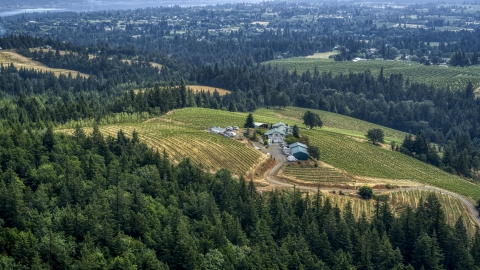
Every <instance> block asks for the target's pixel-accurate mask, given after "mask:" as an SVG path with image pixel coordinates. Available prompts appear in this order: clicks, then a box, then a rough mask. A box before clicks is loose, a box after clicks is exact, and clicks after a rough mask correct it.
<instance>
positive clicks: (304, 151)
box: [292, 146, 308, 155]
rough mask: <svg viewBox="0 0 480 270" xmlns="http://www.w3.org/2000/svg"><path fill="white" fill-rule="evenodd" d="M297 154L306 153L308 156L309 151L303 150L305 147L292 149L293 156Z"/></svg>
mask: <svg viewBox="0 0 480 270" xmlns="http://www.w3.org/2000/svg"><path fill="white" fill-rule="evenodd" d="M296 153H304V154H306V155H308V151H307V149H306V148H303V147H298V146H297V147H294V148H292V155H295V154H296Z"/></svg>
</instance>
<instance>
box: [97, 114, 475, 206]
mask: <svg viewBox="0 0 480 270" xmlns="http://www.w3.org/2000/svg"><path fill="white" fill-rule="evenodd" d="M299 111H301V109H295V108H287V109H285V110H278V109H276V110H267V109H262V110H259V111H258V112H256V113H254V114H253V116H254V118H255V121H257V122H263V123H276V122H279V121H282V122H284V123H288V124H290V125H294V124H297V125H299V126H301V125H302V122H301V121H299V120H296V117H293V116H288V117H287V116H283V114H285V115H298V113H299ZM325 115H326V116H325V117H324V119H325V120H324V121H325V122H326V123H329V121H331V122H330V124H329V125H331V128H332V129H333V130H327V129H323V128H322V129H318V128H316V129H314V130H305V129H303V128H302V129H301V131H300V133H301V134H303V135H307V136H308V137H309V138H310V143H311V144H312V145H316V146H318V147H319V148H320V151H321V160H322V161H323V162H325V163H327V164H328V165H331V166H333V167H335V168H336V169H338V170H340V171H341V172H342V173H344V174H347V175H349V176H350V178H354V179H355V180H357V184H359V183H360V182H362V181H363V182H368V181H369V179H372V181H375V183H376V184H379V183H381V182H382V179H387V180H388V183H391V184H395V183H396V182H398V183H399V185H402V184H400V183H404V182H410V181H414V182H417V183H418V184H428V185H433V186H437V187H440V188H443V189H446V190H450V191H453V192H456V193H459V194H461V195H464V196H466V197H469V198H472V199H474V200H477V199H480V186H478V185H476V184H473V183H470V182H467V181H465V180H463V179H461V178H459V177H457V176H454V175H451V174H448V173H446V172H443V171H441V170H439V169H438V168H435V167H433V166H430V165H428V164H426V163H423V162H421V161H419V160H417V159H414V158H411V157H408V156H406V155H404V154H401V153H399V152H394V151H390V150H386V149H383V148H381V147H378V146H373V145H372V144H370V143H367V142H365V141H363V140H359V139H358V138H352V136H351V135H345V133H349V132H352V131H348V130H346V128H347V127H346V126H345V124H344V123H343V122H346V123H349V124H348V125H347V126H350V127H361V128H359V130H360V129H361V130H362V132H360V131H355V132H357V134H364V132H363V130H364V129H368V128H369V124H367V123H365V122H364V121H359V120H355V119H353V118H349V117H345V116H341V115H338V116H333V115H331V116H330V117H331V120H327V119H328V118H329V117H328V115H329V114H325ZM246 116H247V113H239V112H235V113H232V112H227V111H219V110H212V109H204V108H185V109H180V110H174V111H172V112H171V113H170V114H168V115H165V116H162V117H159V118H155V119H151V120H148V121H146V122H143V123H133V124H121V125H118V124H117V125H104V126H102V127H101V129H102V131H104V132H106V133H108V134H112V135H115V134H116V133H117V131H118V130H120V129H123V130H124V131H125V132H126V133H127V134H131V131H133V129H136V130H137V131H138V132H139V134H140V135H141V138H142V139H143V140H144V141H146V142H147V143H148V144H149V145H151V146H153V147H156V148H158V149H160V150H163V149H164V148H165V149H166V150H167V152H168V153H169V154H170V155H171V156H172V158H173V159H174V160H177V161H178V160H181V159H183V158H184V157H190V158H192V160H194V162H195V163H197V164H203V166H204V167H205V168H207V169H209V170H218V169H220V168H222V167H226V168H229V169H231V170H232V171H233V172H234V173H235V174H237V175H238V174H242V173H245V172H247V171H248V170H250V169H251V168H253V167H255V165H256V164H258V162H259V161H260V160H261V156H262V154H261V153H260V152H259V151H257V150H254V149H253V148H250V147H247V146H246V145H245V144H244V143H242V142H238V141H235V140H233V139H228V138H224V137H222V136H219V135H213V134H210V133H208V132H206V130H207V128H209V127H212V126H214V125H216V126H221V127H225V126H233V125H235V126H239V127H242V126H243V124H244V123H245V119H246ZM335 117H338V118H336V120H335V121H334V120H333V119H335ZM356 121H358V122H356ZM385 130H387V129H385ZM392 134H395V133H394V132H393V131H392ZM400 134H401V133H400ZM398 137H402V136H401V135H398ZM402 138H403V137H402ZM399 143H400V142H399ZM310 169H311V170H313V171H314V172H311V173H309V172H306V171H307V170H309V168H306V169H305V170H302V171H301V172H298V174H296V173H294V172H291V174H292V175H293V176H297V178H301V175H306V174H313V173H315V170H318V169H315V168H310ZM287 171H288V170H287ZM304 180H308V179H304ZM384 182H385V181H384ZM350 184H351V182H350Z"/></svg>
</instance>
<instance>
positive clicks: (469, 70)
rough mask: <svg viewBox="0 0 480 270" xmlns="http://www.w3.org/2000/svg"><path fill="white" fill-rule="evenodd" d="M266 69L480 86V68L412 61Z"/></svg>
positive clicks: (282, 63)
mask: <svg viewBox="0 0 480 270" xmlns="http://www.w3.org/2000/svg"><path fill="white" fill-rule="evenodd" d="M263 64H264V65H271V66H272V67H279V68H285V69H287V70H289V71H294V70H295V69H296V70H297V73H299V74H302V73H303V72H305V71H307V70H310V72H311V73H313V71H314V70H315V67H316V68H317V70H318V71H319V72H320V73H322V72H332V74H333V75H337V74H340V73H343V74H349V73H361V72H364V71H365V70H370V71H371V72H372V74H374V75H375V76H378V74H379V72H380V69H381V68H382V67H383V68H384V74H385V76H389V75H390V74H392V73H401V74H403V76H404V79H407V78H409V79H410V80H411V81H412V82H420V83H427V84H432V85H434V86H436V87H445V86H447V85H448V86H449V87H450V88H451V89H452V90H459V89H465V86H466V85H467V83H468V81H469V80H470V81H472V83H473V84H474V86H475V87H479V86H480V66H471V67H466V68H461V67H450V66H448V67H447V66H435V65H433V66H425V65H422V64H419V63H417V62H412V61H382V60H368V61H359V62H336V61H334V60H332V59H315V58H305V57H297V58H290V59H282V60H273V61H268V62H264V63H263Z"/></svg>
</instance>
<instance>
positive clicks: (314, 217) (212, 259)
mask: <svg viewBox="0 0 480 270" xmlns="http://www.w3.org/2000/svg"><path fill="white" fill-rule="evenodd" d="M0 136H1V138H2V139H1V142H2V143H1V153H0V156H1V157H2V161H3V162H2V164H0V166H1V178H2V181H1V182H0V202H1V203H0V213H1V214H0V217H1V227H0V251H1V254H2V255H0V265H1V267H2V269H43V268H47V269H49V268H52V269H78V268H80V269H106V268H108V269H129V268H132V267H133V268H136V269H167V268H172V269H201V268H205V269H265V268H289V269H301V268H307V269H352V268H359V269H364V268H365V269H367V268H372V267H373V268H375V269H412V267H414V268H415V269H420V268H421V267H424V268H425V269H437V268H439V267H445V268H448V269H473V268H474V267H475V265H476V266H480V235H479V234H476V235H475V236H474V238H473V239H471V240H470V239H469V237H468V235H467V233H466V229H465V227H464V225H463V221H462V220H461V219H460V220H459V221H458V222H457V224H456V226H455V227H454V228H452V227H449V226H447V225H446V221H445V215H444V212H443V210H442V206H441V205H440V204H439V201H438V199H437V198H436V197H435V195H430V196H429V197H428V198H425V200H424V201H423V202H422V203H421V205H420V206H419V207H418V208H417V209H416V210H412V209H410V208H407V209H406V210H405V211H404V213H403V214H402V215H401V216H399V217H394V216H393V214H392V212H391V211H390V209H389V206H388V204H386V203H384V202H382V200H381V198H379V199H378V202H377V207H376V210H375V211H376V212H375V213H376V214H375V216H374V218H373V219H372V220H367V219H366V218H365V217H364V218H360V219H358V220H356V219H355V218H354V216H353V213H352V209H351V206H349V205H347V206H346V207H345V209H338V208H337V207H335V206H334V205H332V204H331V203H330V200H329V199H323V198H322V196H321V194H320V193H317V194H313V195H309V194H302V193H301V192H299V190H293V191H292V192H279V191H274V192H271V193H262V194H261V193H258V192H257V191H256V188H255V186H254V185H253V184H252V183H247V182H246V181H245V179H244V178H240V180H237V179H233V178H232V177H231V173H230V172H229V171H227V170H220V171H218V172H217V173H216V174H215V175H209V174H205V173H203V172H202V171H201V170H200V169H199V168H197V167H195V166H193V165H192V164H191V163H190V161H189V160H188V159H187V160H185V161H183V162H181V163H180V164H179V165H178V166H172V165H171V164H170V162H169V159H168V156H166V155H165V154H162V153H159V152H154V151H152V150H149V149H148V148H147V147H146V146H145V145H144V144H143V143H141V142H140V141H139V140H138V135H137V134H132V139H128V138H127V137H126V136H125V134H123V133H122V132H119V133H118V135H117V137H116V138H113V137H107V138H104V137H103V136H102V135H101V134H100V133H99V132H98V128H97V127H96V126H95V127H94V131H93V133H92V135H91V136H86V135H85V134H84V132H83V131H82V130H81V129H80V128H77V130H76V131H75V134H74V135H73V136H66V135H55V134H53V132H52V129H51V128H47V129H46V130H31V129H30V130H26V131H23V132H18V131H15V130H13V129H4V130H2V132H1V134H0ZM405 265H406V266H405Z"/></svg>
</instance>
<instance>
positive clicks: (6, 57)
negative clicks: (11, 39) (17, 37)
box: [0, 51, 88, 78]
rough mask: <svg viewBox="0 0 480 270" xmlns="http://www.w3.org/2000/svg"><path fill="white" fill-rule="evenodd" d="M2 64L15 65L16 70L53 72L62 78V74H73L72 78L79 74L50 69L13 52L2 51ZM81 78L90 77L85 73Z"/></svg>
mask: <svg viewBox="0 0 480 270" xmlns="http://www.w3.org/2000/svg"><path fill="white" fill-rule="evenodd" d="M0 64H2V65H10V64H13V65H14V66H15V67H16V68H26V69H35V70H38V71H44V72H45V71H46V72H53V73H54V74H55V75H56V76H60V74H64V75H68V73H71V74H72V76H76V75H77V74H78V73H79V72H78V71H75V70H69V69H61V68H49V67H47V66H45V65H43V64H41V63H39V62H36V61H33V60H32V59H30V58H28V57H25V56H23V55H20V54H18V53H15V52H12V51H0ZM80 75H81V76H83V77H85V78H87V77H88V75H87V74H84V73H80Z"/></svg>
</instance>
